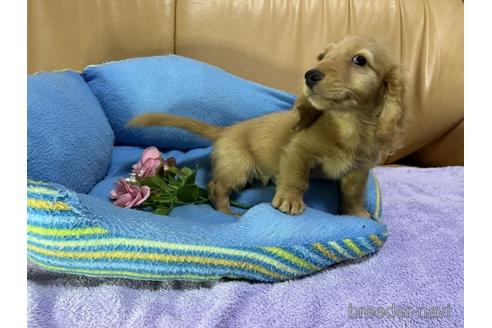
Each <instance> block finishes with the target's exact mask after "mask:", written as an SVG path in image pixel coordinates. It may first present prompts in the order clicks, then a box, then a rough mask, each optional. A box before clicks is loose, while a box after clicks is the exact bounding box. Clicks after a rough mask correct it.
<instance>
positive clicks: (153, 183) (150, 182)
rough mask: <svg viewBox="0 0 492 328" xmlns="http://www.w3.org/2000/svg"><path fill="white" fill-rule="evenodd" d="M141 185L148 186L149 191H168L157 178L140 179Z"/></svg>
mask: <svg viewBox="0 0 492 328" xmlns="http://www.w3.org/2000/svg"><path fill="white" fill-rule="evenodd" d="M141 184H142V185H144V186H149V187H150V189H151V190H168V189H169V187H168V186H167V184H166V183H165V182H164V180H162V178H161V177H159V176H154V177H145V178H143V179H142V181H141Z"/></svg>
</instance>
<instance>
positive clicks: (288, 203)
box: [272, 192, 305, 215]
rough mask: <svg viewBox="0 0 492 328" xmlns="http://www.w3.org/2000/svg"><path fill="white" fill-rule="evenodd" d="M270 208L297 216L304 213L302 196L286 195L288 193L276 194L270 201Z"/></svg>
mask: <svg viewBox="0 0 492 328" xmlns="http://www.w3.org/2000/svg"><path fill="white" fill-rule="evenodd" d="M272 206H273V207H275V208H278V209H279V210H280V211H282V212H284V213H287V214H292V215H297V214H301V213H302V212H304V207H305V206H304V201H303V200H302V195H295V194H288V193H278V192H277V193H276V194H275V197H273V200H272Z"/></svg>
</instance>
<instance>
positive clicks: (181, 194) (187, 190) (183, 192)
mask: <svg viewBox="0 0 492 328" xmlns="http://www.w3.org/2000/svg"><path fill="white" fill-rule="evenodd" d="M199 194H200V191H199V188H198V186H196V185H194V184H188V185H184V186H182V187H181V188H179V189H178V192H177V196H178V200H179V201H182V202H186V203H192V202H194V201H196V200H197V199H198V195H199Z"/></svg>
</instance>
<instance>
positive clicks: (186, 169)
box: [180, 166, 194, 177]
mask: <svg viewBox="0 0 492 328" xmlns="http://www.w3.org/2000/svg"><path fill="white" fill-rule="evenodd" d="M180 171H181V174H182V175H183V176H186V177H188V176H190V175H192V174H193V172H194V171H193V170H192V169H190V168H189V167H186V166H185V167H183V168H181V170H180Z"/></svg>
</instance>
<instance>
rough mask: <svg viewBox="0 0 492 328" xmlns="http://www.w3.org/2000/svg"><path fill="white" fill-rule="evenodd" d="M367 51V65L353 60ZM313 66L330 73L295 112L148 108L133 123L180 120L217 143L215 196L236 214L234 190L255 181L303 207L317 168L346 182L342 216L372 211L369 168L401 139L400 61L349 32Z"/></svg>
mask: <svg viewBox="0 0 492 328" xmlns="http://www.w3.org/2000/svg"><path fill="white" fill-rule="evenodd" d="M356 55H362V56H364V57H365V59H366V60H367V64H366V65H364V66H362V67H360V66H357V65H355V64H354V62H353V61H352V58H354V56H356ZM318 60H319V62H318V64H317V65H316V66H315V67H314V68H315V69H316V70H318V71H320V72H322V73H323V74H324V78H323V79H322V80H320V81H319V82H318V83H317V84H316V85H314V86H313V87H312V88H310V87H308V86H307V85H304V86H303V93H302V95H300V96H299V97H298V99H297V100H296V103H295V105H294V108H293V110H291V111H285V112H277V113H273V114H269V115H265V116H262V117H257V118H254V119H251V120H248V121H244V122H241V123H238V124H235V125H232V126H229V127H225V128H224V127H217V126H212V125H209V124H205V123H203V122H200V121H196V120H192V119H188V118H183V117H178V116H174V115H169V114H160V113H149V114H144V115H141V116H138V117H136V118H134V119H133V120H132V121H130V122H129V125H130V126H157V125H165V126H175V127H180V128H184V129H187V130H190V131H192V132H194V133H197V134H199V135H201V136H203V137H206V138H208V139H211V140H213V141H214V145H213V152H212V165H213V170H212V179H211V181H210V183H209V186H208V188H209V195H210V200H211V202H212V203H213V204H214V206H215V208H216V209H218V210H221V211H223V212H226V213H230V205H229V194H230V193H231V192H232V191H234V190H238V189H241V188H243V187H244V185H245V184H246V183H247V182H248V181H249V180H251V179H259V180H261V181H263V182H264V183H267V182H268V181H269V180H270V179H272V180H273V181H274V182H275V184H276V187H277V189H276V194H275V197H274V198H273V201H272V205H273V206H274V207H275V208H278V209H279V210H281V211H282V212H286V213H290V214H299V213H301V212H302V211H303V210H304V202H303V193H304V191H305V190H306V188H307V187H308V177H309V174H310V171H311V169H313V168H314V167H319V168H320V169H321V171H322V172H323V174H324V175H325V176H326V177H328V178H330V179H335V180H338V181H339V186H340V191H341V202H340V211H341V213H342V214H348V215H358V216H364V217H369V213H368V212H367V210H366V209H365V208H364V195H365V189H366V183H367V178H368V170H369V169H370V168H372V167H374V166H375V165H376V164H377V162H378V158H379V157H380V156H381V154H384V153H387V152H389V151H391V149H392V148H393V147H394V146H395V145H396V142H395V141H396V140H397V139H398V135H400V132H401V127H402V122H403V117H404V115H403V105H402V97H403V83H402V79H401V76H400V74H401V73H400V66H399V65H398V64H397V63H396V62H394V61H393V60H392V59H391V58H390V57H389V56H388V55H387V53H386V52H385V50H384V49H383V48H382V47H380V46H379V45H378V44H377V43H376V42H375V41H374V40H373V39H371V38H368V37H362V36H347V37H345V38H343V39H342V40H340V41H338V42H337V43H331V44H329V45H328V47H327V48H326V49H325V51H324V52H323V53H322V54H320V55H319V56H318Z"/></svg>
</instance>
